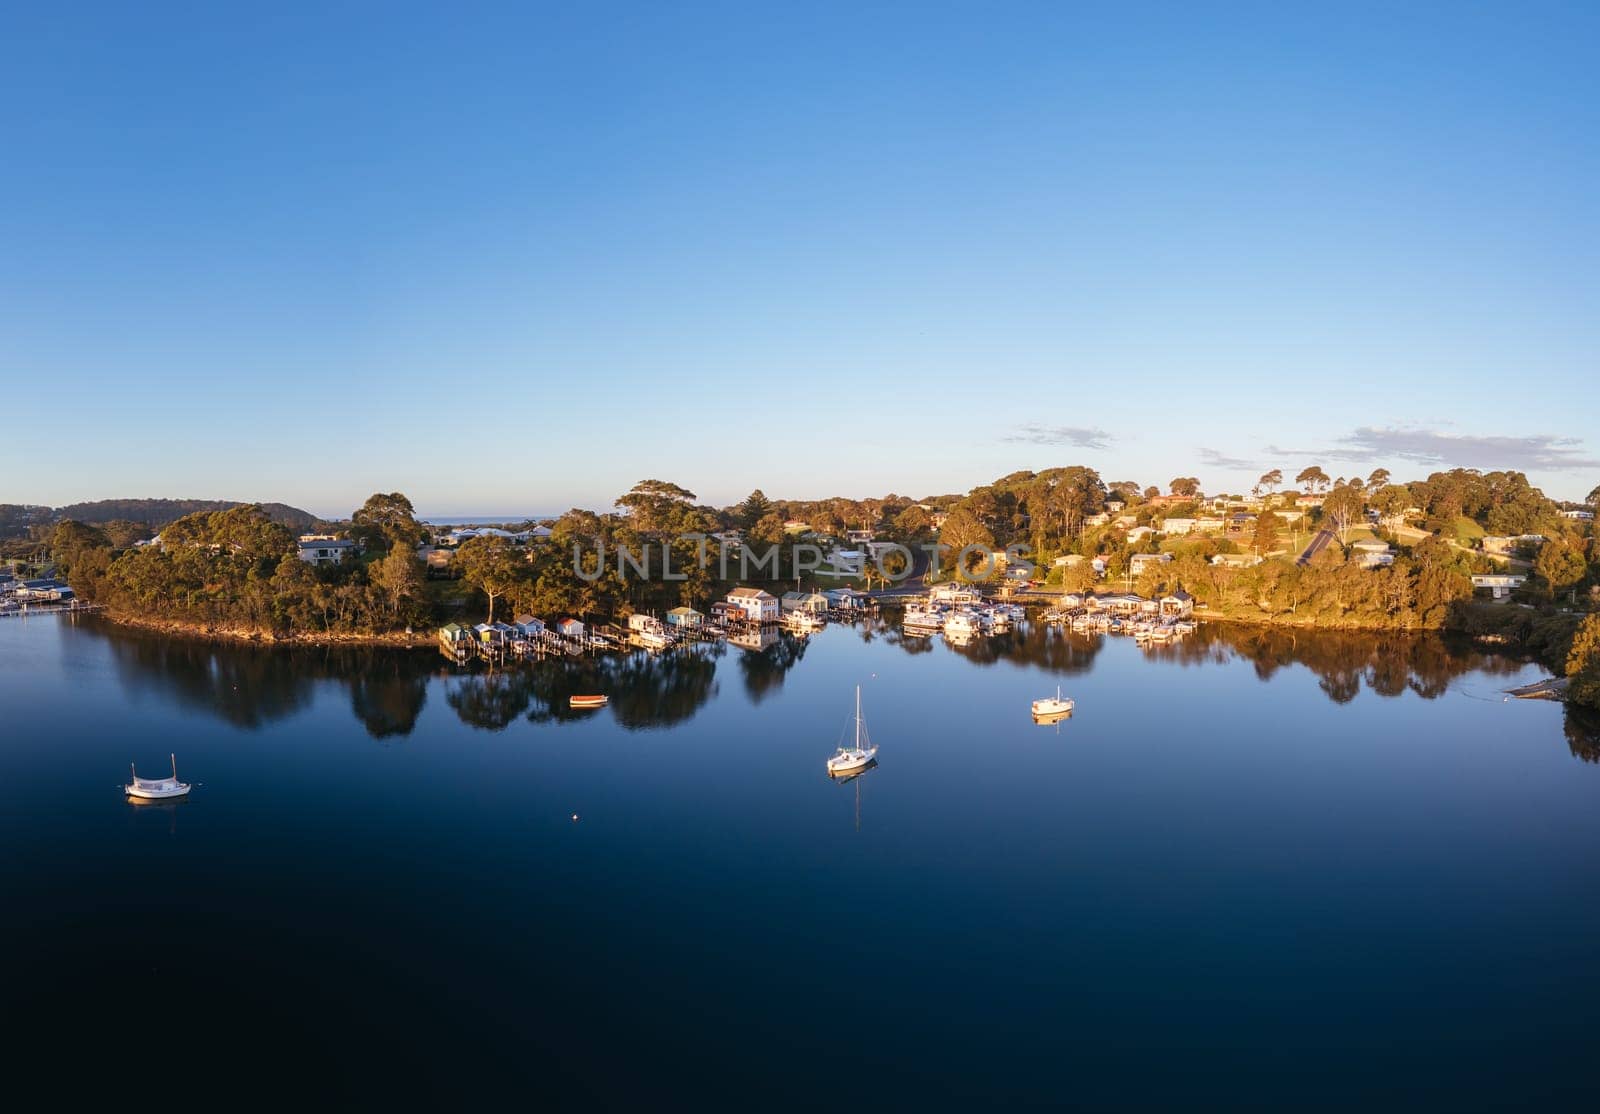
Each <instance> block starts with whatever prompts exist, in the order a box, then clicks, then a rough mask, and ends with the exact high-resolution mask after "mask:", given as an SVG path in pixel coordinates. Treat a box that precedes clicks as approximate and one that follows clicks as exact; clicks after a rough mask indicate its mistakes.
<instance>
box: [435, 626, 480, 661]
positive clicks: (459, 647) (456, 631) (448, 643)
mask: <svg viewBox="0 0 1600 1114" xmlns="http://www.w3.org/2000/svg"><path fill="white" fill-rule="evenodd" d="M472 641H473V636H472V631H470V630H468V629H467V628H466V627H464V626H462V625H461V624H460V623H446V624H445V625H444V626H442V627H440V628H439V645H440V646H442V647H444V649H445V650H447V651H449V653H450V654H451V655H452V656H454V657H459V656H460V655H461V654H462V653H464V652H466V648H467V647H468V646H469V645H470V644H471V643H472Z"/></svg>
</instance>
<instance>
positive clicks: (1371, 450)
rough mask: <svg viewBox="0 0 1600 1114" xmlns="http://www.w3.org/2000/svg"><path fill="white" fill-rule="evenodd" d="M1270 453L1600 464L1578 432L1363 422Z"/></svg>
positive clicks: (1555, 468) (1454, 464)
mask: <svg viewBox="0 0 1600 1114" xmlns="http://www.w3.org/2000/svg"><path fill="white" fill-rule="evenodd" d="M1266 451H1267V454H1268V455H1269V456H1300V457H1320V458H1324V459H1327V460H1348V461H1359V462H1363V463H1365V462H1368V461H1372V460H1375V459H1392V460H1407V461H1410V462H1412V463H1414V464H1426V465H1430V466H1443V467H1450V468H1482V469H1511V470H1513V471H1518V472H1527V471H1541V470H1542V471H1548V472H1569V471H1574V470H1576V469H1579V468H1596V467H1600V460H1597V459H1595V457H1594V456H1593V455H1591V454H1590V453H1589V451H1588V450H1587V449H1585V448H1584V447H1583V441H1582V440H1581V439H1580V438H1577V437H1557V436H1555V435H1554V434H1550V433H1535V434H1530V435H1528V436H1525V437H1503V436H1502V437H1494V436H1478V435H1474V434H1469V433H1441V432H1440V431H1438V430H1436V429H1418V428H1407V427H1403V426H1386V427H1383V428H1376V427H1373V426H1362V427H1360V428H1359V429H1357V430H1355V431H1354V432H1351V433H1347V434H1345V435H1344V436H1343V437H1339V438H1336V439H1335V441H1334V444H1333V446H1331V447H1329V448H1326V449H1284V448H1279V447H1278V446H1276V445H1268V446H1267V449H1266Z"/></svg>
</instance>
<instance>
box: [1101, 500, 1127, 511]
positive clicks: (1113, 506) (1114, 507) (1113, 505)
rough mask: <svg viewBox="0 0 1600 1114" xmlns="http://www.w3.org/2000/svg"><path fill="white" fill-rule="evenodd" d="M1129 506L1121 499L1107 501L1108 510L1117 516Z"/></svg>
mask: <svg viewBox="0 0 1600 1114" xmlns="http://www.w3.org/2000/svg"><path fill="white" fill-rule="evenodd" d="M1127 505H1128V504H1126V503H1124V502H1123V501H1122V500H1121V499H1107V500H1106V510H1108V511H1110V512H1111V513H1112V514H1116V513H1117V512H1118V511H1120V510H1122V508H1123V507H1126V506H1127Z"/></svg>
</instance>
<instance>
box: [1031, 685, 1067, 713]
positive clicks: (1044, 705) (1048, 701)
mask: <svg viewBox="0 0 1600 1114" xmlns="http://www.w3.org/2000/svg"><path fill="white" fill-rule="evenodd" d="M1072 708H1073V703H1072V698H1071V697H1068V698H1066V699H1065V700H1063V699H1062V697H1061V689H1060V687H1059V686H1057V688H1056V694H1055V696H1054V697H1049V696H1047V697H1045V698H1044V699H1043V700H1035V701H1034V702H1033V714H1034V715H1036V716H1041V717H1043V716H1065V715H1070V714H1071V712H1072Z"/></svg>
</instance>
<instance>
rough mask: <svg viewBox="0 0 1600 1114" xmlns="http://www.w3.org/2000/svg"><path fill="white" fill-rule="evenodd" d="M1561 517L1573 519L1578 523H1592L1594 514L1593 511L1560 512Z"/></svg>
mask: <svg viewBox="0 0 1600 1114" xmlns="http://www.w3.org/2000/svg"><path fill="white" fill-rule="evenodd" d="M1561 517H1562V518H1571V519H1575V520H1576V521H1578V522H1593V521H1594V512H1593V511H1562V512H1561Z"/></svg>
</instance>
